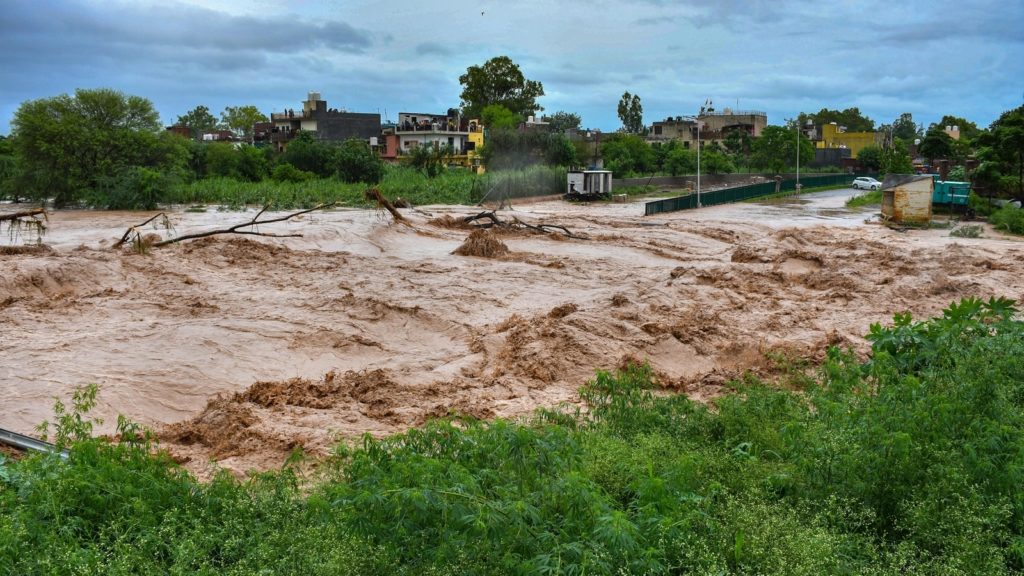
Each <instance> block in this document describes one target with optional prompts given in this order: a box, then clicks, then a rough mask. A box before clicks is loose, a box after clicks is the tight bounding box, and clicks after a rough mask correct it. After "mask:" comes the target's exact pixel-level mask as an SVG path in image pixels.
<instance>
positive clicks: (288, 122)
mask: <svg viewBox="0 0 1024 576" xmlns="http://www.w3.org/2000/svg"><path fill="white" fill-rule="evenodd" d="M270 123H271V125H272V126H271V129H270V132H269V133H265V137H267V140H269V143H270V144H272V145H273V146H274V147H275V148H277V149H278V150H284V149H285V147H286V146H287V145H288V142H290V141H291V140H292V139H293V138H295V136H296V135H297V134H298V133H299V132H312V133H313V134H314V135H315V136H316V138H317V140H321V141H325V142H344V141H345V140H349V139H352V138H355V139H358V140H364V141H366V142H367V143H368V144H370V145H371V146H377V144H378V141H377V139H378V138H379V137H380V114H376V113H372V114H371V113H361V112H347V111H344V110H337V109H335V108H328V107H327V101H326V100H321V99H320V93H319V92H310V93H309V95H308V97H307V98H306V101H305V102H303V103H302V109H301V110H293V109H288V110H285V111H284V112H274V113H272V114H271V115H270ZM267 140H264V141H263V142H266V141H267Z"/></svg>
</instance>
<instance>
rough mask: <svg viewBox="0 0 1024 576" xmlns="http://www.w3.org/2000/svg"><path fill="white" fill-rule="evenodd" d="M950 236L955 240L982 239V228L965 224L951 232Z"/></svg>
mask: <svg viewBox="0 0 1024 576" xmlns="http://www.w3.org/2000/svg"><path fill="white" fill-rule="evenodd" d="M949 235H950V236H953V237H955V238H980V237H981V226H980V225H978V224H964V225H963V226H958V227H956V228H954V229H953V230H950V231H949Z"/></svg>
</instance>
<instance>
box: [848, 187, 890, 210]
mask: <svg viewBox="0 0 1024 576" xmlns="http://www.w3.org/2000/svg"><path fill="white" fill-rule="evenodd" d="M881 203H882V191H881V190H871V191H870V192H864V193H863V194H858V195H856V196H854V197H853V198H850V199H849V200H847V201H846V207H847V208H860V207H861V206H871V205H874V204H881Z"/></svg>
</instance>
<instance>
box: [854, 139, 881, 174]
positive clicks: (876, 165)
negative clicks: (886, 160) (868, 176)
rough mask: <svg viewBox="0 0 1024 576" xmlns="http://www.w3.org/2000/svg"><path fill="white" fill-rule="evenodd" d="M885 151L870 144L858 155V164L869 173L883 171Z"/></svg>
mask: <svg viewBox="0 0 1024 576" xmlns="http://www.w3.org/2000/svg"><path fill="white" fill-rule="evenodd" d="M883 154H885V151H884V150H883V149H882V148H881V147H880V146H878V145H877V144H868V145H867V146H865V147H863V148H861V149H860V152H858V153H857V162H858V163H859V164H860V165H861V167H863V168H864V170H867V171H868V172H878V171H880V170H881V169H882V155H883Z"/></svg>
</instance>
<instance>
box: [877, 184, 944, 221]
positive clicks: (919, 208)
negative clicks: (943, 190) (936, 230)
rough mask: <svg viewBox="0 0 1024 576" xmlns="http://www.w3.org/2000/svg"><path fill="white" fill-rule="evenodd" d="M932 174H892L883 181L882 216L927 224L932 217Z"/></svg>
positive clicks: (887, 218) (892, 219)
mask: <svg viewBox="0 0 1024 576" xmlns="http://www.w3.org/2000/svg"><path fill="white" fill-rule="evenodd" d="M934 185H935V180H934V178H932V175H931V174H890V175H888V176H886V177H885V182H883V183H882V218H884V219H886V220H891V221H893V222H903V223H911V224H927V223H928V222H930V221H931V219H932V192H933V188H932V187H933V186H934Z"/></svg>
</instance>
